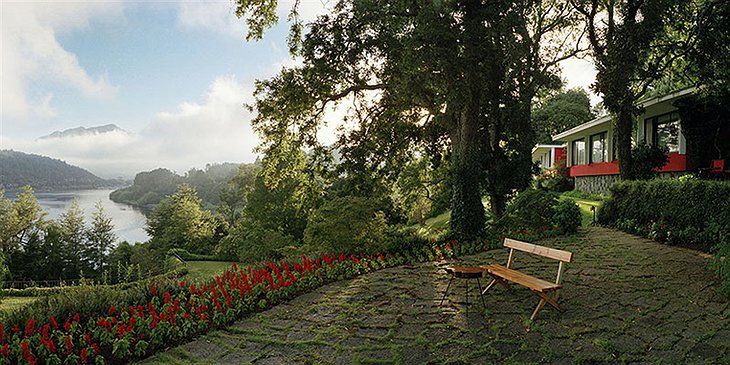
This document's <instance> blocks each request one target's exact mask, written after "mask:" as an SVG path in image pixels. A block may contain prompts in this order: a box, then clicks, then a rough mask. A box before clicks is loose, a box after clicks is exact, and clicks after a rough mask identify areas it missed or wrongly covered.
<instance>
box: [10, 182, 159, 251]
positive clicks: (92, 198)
mask: <svg viewBox="0 0 730 365" xmlns="http://www.w3.org/2000/svg"><path fill="white" fill-rule="evenodd" d="M112 191H113V190H109V189H100V190H77V191H66V192H53V193H44V192H36V193H35V196H36V198H37V199H38V203H40V205H41V207H42V208H43V210H44V211H46V213H47V216H46V218H48V219H57V218H58V217H59V216H60V215H61V214H62V213H63V212H65V211H66V210H67V209H68V207H69V206H70V205H71V202H72V201H73V200H74V198H75V199H77V200H78V202H79V206H80V207H81V209H83V210H84V217H85V218H86V223H87V224H88V223H89V222H90V221H91V214H92V213H93V212H94V210H95V205H96V202H97V201H101V205H102V206H103V207H104V211H105V212H106V214H107V215H108V216H109V217H110V218H111V219H112V223H113V224H114V228H115V230H114V232H115V233H116V234H117V240H118V241H120V242H121V241H127V242H130V243H134V242H144V241H147V240H148V239H149V236H148V235H147V232H145V231H144V226H145V223H147V218H146V217H145V215H144V213H145V212H143V211H142V210H141V209H137V208H135V207H132V206H130V205H126V204H119V203H115V202H113V201H111V200H109V193H111V192H112ZM5 196H6V197H8V198H10V199H15V197H16V196H17V192H6V193H5Z"/></svg>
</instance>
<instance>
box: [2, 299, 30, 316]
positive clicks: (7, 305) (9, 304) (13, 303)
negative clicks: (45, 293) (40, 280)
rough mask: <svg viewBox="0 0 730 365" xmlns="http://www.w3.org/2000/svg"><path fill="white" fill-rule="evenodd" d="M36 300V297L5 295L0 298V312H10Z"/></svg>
mask: <svg viewBox="0 0 730 365" xmlns="http://www.w3.org/2000/svg"><path fill="white" fill-rule="evenodd" d="M36 300H38V297H5V298H2V300H0V312H5V313H10V312H12V311H15V310H18V309H20V308H23V307H25V306H26V305H28V304H30V303H33V302H35V301H36Z"/></svg>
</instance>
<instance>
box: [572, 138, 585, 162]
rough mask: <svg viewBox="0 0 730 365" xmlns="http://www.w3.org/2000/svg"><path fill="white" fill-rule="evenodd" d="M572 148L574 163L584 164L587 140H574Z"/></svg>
mask: <svg viewBox="0 0 730 365" xmlns="http://www.w3.org/2000/svg"><path fill="white" fill-rule="evenodd" d="M572 150H573V151H572V160H573V165H584V164H585V163H586V141H585V140H582V139H579V140H577V141H573V145H572Z"/></svg>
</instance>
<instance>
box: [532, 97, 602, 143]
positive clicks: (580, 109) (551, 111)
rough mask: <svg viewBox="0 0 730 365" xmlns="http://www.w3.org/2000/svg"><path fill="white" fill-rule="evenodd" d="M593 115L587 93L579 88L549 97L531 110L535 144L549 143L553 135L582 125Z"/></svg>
mask: <svg viewBox="0 0 730 365" xmlns="http://www.w3.org/2000/svg"><path fill="white" fill-rule="evenodd" d="M594 117H595V115H594V114H593V112H592V110H591V100H590V98H589V97H588V93H587V92H586V91H585V90H583V89H580V88H575V89H570V90H566V91H563V92H561V93H558V94H555V95H550V96H548V97H546V98H545V100H543V101H541V102H540V103H538V104H537V105H534V106H533V109H532V125H533V127H534V128H535V134H536V137H535V142H536V143H551V142H552V141H553V137H552V136H554V135H556V134H558V133H560V132H564V131H567V130H568V129H570V128H573V127H575V126H578V125H580V124H583V123H585V122H587V121H589V120H591V119H593V118H594Z"/></svg>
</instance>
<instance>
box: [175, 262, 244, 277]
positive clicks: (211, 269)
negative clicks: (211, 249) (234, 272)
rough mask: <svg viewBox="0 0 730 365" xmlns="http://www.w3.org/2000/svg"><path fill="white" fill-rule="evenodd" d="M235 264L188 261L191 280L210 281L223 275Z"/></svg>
mask: <svg viewBox="0 0 730 365" xmlns="http://www.w3.org/2000/svg"><path fill="white" fill-rule="evenodd" d="M232 264H233V263H231V262H228V261H188V262H187V265H186V267H187V269H188V275H187V278H189V279H193V280H195V279H209V278H211V277H213V276H216V275H219V274H222V273H224V272H225V271H226V269H228V268H230V267H231V265H232Z"/></svg>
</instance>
